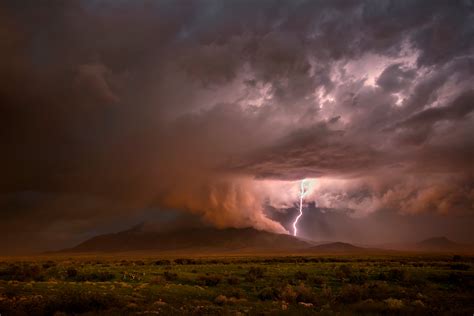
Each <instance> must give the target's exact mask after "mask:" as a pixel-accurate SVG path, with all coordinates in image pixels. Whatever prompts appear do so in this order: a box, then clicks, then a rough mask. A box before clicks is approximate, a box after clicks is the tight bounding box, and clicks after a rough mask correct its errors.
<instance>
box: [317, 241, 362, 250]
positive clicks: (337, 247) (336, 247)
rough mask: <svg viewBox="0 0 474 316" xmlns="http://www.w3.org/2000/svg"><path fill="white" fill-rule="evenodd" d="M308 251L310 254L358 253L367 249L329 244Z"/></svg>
mask: <svg viewBox="0 0 474 316" xmlns="http://www.w3.org/2000/svg"><path fill="white" fill-rule="evenodd" d="M308 250H310V251H311V252H313V251H315V252H360V251H366V250H368V248H363V247H357V246H354V245H351V244H348V243H344V242H331V243H327V244H321V245H317V246H314V247H311V248H309V249H308Z"/></svg>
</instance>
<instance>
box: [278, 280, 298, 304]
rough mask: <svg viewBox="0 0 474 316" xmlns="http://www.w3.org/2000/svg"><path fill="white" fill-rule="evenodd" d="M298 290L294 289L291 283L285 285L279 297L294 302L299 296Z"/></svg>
mask: <svg viewBox="0 0 474 316" xmlns="http://www.w3.org/2000/svg"><path fill="white" fill-rule="evenodd" d="M297 295H298V294H297V293H296V291H295V290H294V289H293V287H292V286H291V285H289V284H287V285H286V286H284V287H283V288H282V289H281V290H280V293H279V297H280V299H281V300H283V301H285V302H289V303H294V302H296V297H297Z"/></svg>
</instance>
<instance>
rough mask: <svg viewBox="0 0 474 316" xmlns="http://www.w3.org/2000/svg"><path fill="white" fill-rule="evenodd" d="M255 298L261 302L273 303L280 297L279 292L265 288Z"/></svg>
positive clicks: (268, 287) (271, 288)
mask: <svg viewBox="0 0 474 316" xmlns="http://www.w3.org/2000/svg"><path fill="white" fill-rule="evenodd" d="M257 296H258V298H259V299H260V300H262V301H273V300H276V299H278V298H279V297H280V292H279V291H278V290H277V289H275V288H273V287H270V286H267V287H264V288H263V289H262V290H260V292H259V293H258V295H257Z"/></svg>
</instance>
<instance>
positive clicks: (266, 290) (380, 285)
mask: <svg viewBox="0 0 474 316" xmlns="http://www.w3.org/2000/svg"><path fill="white" fill-rule="evenodd" d="M473 267H474V257H472V256H467V255H466V256H465V255H462V256H459V255H426V254H424V255H422V254H420V255H415V254H410V255H406V254H399V255H390V256H389V255H380V256H378V255H370V256H368V255H367V256H363V255H357V256H349V255H318V256H314V255H312V256H285V255H278V256H273V255H272V256H270V255H260V256H227V257H225V256H221V257H219V256H207V257H174V258H172V257H169V258H166V257H162V256H160V257H158V256H157V257H151V256H133V257H127V256H120V257H118V256H72V257H66V256H50V257H37V258H4V259H3V261H1V262H0V313H1V315H2V316H7V315H71V314H74V315H77V314H86V315H96V314H101V315H156V314H159V315H181V314H183V315H188V314H193V315H247V314H249V315H310V314H322V315H332V314H339V315H349V314H373V315H377V314H397V315H398V314H403V315H405V314H413V315H422V314H459V315H472V314H473V313H474V271H473Z"/></svg>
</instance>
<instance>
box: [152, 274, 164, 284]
mask: <svg viewBox="0 0 474 316" xmlns="http://www.w3.org/2000/svg"><path fill="white" fill-rule="evenodd" d="M163 283H165V279H164V278H163V277H161V276H156V277H154V278H152V279H151V280H150V284H153V285H160V284H163Z"/></svg>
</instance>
